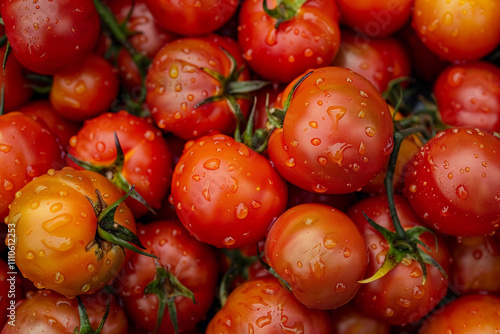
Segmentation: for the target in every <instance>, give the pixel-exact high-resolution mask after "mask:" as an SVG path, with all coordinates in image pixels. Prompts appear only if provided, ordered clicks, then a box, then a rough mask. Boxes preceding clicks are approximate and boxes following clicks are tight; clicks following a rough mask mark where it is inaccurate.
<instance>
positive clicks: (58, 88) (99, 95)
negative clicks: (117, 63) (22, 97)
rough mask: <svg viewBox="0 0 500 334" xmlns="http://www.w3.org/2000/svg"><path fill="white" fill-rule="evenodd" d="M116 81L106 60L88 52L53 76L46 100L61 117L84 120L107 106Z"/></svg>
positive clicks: (115, 96)
mask: <svg viewBox="0 0 500 334" xmlns="http://www.w3.org/2000/svg"><path fill="white" fill-rule="evenodd" d="M118 88H119V80H118V76H117V74H116V73H115V70H114V69H113V66H111V64H110V63H108V61H107V60H106V59H104V58H103V57H101V56H99V55H96V54H90V55H89V56H88V57H86V58H85V59H84V60H83V61H82V62H80V66H79V67H78V68H75V67H72V68H69V69H67V70H64V71H61V72H59V73H57V74H56V75H54V77H53V82H52V89H51V90H50V95H49V98H50V103H51V104H52V106H53V107H54V110H55V111H56V112H57V113H58V114H60V115H61V116H62V117H64V118H66V119H69V120H72V121H84V120H86V119H88V118H92V117H95V116H97V115H98V114H100V113H103V112H105V111H108V110H109V109H111V105H112V103H113V102H114V101H115V99H116V98H117V96H118Z"/></svg>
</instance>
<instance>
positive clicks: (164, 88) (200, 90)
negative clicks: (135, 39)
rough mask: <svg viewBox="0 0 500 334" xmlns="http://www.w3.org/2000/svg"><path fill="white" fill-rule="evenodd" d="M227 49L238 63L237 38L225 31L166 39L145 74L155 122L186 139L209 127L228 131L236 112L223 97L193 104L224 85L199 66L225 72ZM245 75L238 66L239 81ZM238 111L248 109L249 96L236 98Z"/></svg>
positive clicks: (226, 69) (149, 103) (226, 72)
mask: <svg viewBox="0 0 500 334" xmlns="http://www.w3.org/2000/svg"><path fill="white" fill-rule="evenodd" d="M221 47H222V48H224V49H225V50H227V51H228V52H229V53H230V54H231V55H232V56H233V57H234V58H235V59H236V61H237V64H238V65H237V66H238V68H240V66H242V65H243V64H244V61H243V59H242V57H241V55H240V53H241V51H240V50H239V47H238V45H237V44H236V42H235V41H234V40H233V39H231V38H229V37H221V36H217V35H215V34H210V35H208V36H200V37H185V38H179V39H176V40H175V41H173V42H171V43H167V44H166V45H165V46H164V47H163V48H161V49H160V51H158V53H157V54H156V56H155V57H154V58H153V63H152V65H151V67H150V68H149V70H148V74H147V77H146V90H147V95H146V103H147V105H148V107H149V110H150V111H151V115H152V116H153V119H154V120H155V122H156V124H157V125H158V127H159V128H161V129H163V131H165V132H172V133H174V134H175V135H177V136H179V137H181V138H183V139H186V140H189V139H194V138H198V137H201V136H203V135H206V134H208V133H209V132H210V131H219V132H223V133H226V134H229V133H232V131H234V129H235V126H236V117H235V115H234V113H233V111H232V110H231V109H230V107H229V105H228V102H227V101H226V100H225V99H222V100H220V101H216V102H211V103H207V104H204V105H201V106H198V107H195V106H196V105H197V104H198V103H200V102H202V101H203V100H205V99H207V98H209V97H211V96H214V95H217V94H220V93H221V92H222V89H223V87H222V86H221V84H220V83H218V82H217V80H215V79H214V78H213V77H211V76H210V75H209V74H208V73H206V72H204V71H203V70H201V69H200V68H208V69H210V70H212V71H215V72H217V73H219V74H221V75H222V76H224V77H227V76H229V74H230V70H231V63H230V58H228V56H227V55H226V54H225V53H224V51H223V50H222V49H221ZM248 78H249V73H248V70H245V69H244V70H243V71H242V73H241V74H240V76H239V78H238V81H243V80H247V79H248ZM236 101H237V102H238V104H239V105H240V107H241V111H242V113H243V115H247V113H248V110H249V101H248V100H245V99H237V100H236Z"/></svg>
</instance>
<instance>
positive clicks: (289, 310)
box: [205, 277, 332, 334]
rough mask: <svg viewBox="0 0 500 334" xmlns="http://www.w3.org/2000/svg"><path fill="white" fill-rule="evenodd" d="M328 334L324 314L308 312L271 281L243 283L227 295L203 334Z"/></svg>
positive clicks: (265, 279)
mask: <svg viewBox="0 0 500 334" xmlns="http://www.w3.org/2000/svg"><path fill="white" fill-rule="evenodd" d="M248 333H262V334H273V333H315V334H330V333H332V325H331V320H330V318H329V315H328V313H327V312H326V311H321V310H310V309H308V308H307V307H305V306H304V305H303V304H302V303H300V302H299V301H298V300H297V299H296V298H295V297H294V296H293V295H292V294H291V293H289V292H288V291H287V290H285V288H283V287H282V286H281V285H280V283H279V281H278V280H277V279H276V278H274V277H266V278H259V279H254V280H250V281H246V282H244V283H243V284H241V285H240V286H238V287H237V288H236V289H235V290H234V291H233V292H231V294H230V295H229V297H228V299H227V302H226V304H225V305H224V306H223V307H222V309H220V310H219V311H218V312H217V313H216V314H215V316H214V317H213V318H212V319H211V320H210V323H209V324H208V327H207V330H206V332H205V334H248Z"/></svg>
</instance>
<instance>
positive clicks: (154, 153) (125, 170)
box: [67, 110, 173, 217]
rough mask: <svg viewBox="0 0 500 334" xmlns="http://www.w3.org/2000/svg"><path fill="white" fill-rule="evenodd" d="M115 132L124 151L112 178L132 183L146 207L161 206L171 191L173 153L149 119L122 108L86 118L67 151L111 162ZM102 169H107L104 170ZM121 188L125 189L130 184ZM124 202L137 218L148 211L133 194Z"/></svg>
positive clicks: (92, 160) (95, 161)
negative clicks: (120, 162)
mask: <svg viewBox="0 0 500 334" xmlns="http://www.w3.org/2000/svg"><path fill="white" fill-rule="evenodd" d="M115 133H116V135H117V137H118V140H119V142H120V146H121V148H122V150H123V154H124V161H123V166H122V169H121V171H114V175H113V176H111V179H112V180H113V181H116V182H115V183H116V184H117V185H118V186H121V185H122V183H121V177H120V176H119V175H116V174H118V173H119V174H121V176H123V178H125V180H126V181H128V183H129V184H130V185H135V190H136V191H137V192H138V193H139V194H140V195H141V196H142V198H143V199H144V200H145V201H146V203H147V204H148V205H149V206H151V207H152V208H153V209H158V208H160V206H161V202H162V200H163V199H164V198H165V197H166V195H167V193H168V191H169V190H170V180H171V176H172V168H173V166H172V155H171V153H170V150H169V148H168V145H167V142H166V140H165V139H164V138H163V134H162V132H161V130H159V129H158V128H157V127H155V126H154V124H153V122H152V120H151V119H146V118H141V117H138V116H134V115H132V114H129V113H128V112H126V111H123V110H122V111H119V112H117V113H105V114H102V115H100V116H97V117H95V118H92V119H89V120H87V121H86V122H85V124H84V125H83V127H82V128H81V129H80V131H79V132H78V134H77V135H75V136H74V137H72V138H71V140H70V145H69V147H68V153H69V154H71V155H72V156H74V157H76V158H78V159H80V160H83V161H84V162H87V163H90V164H94V165H98V166H107V165H111V164H112V163H113V162H114V161H115V159H116V155H117V153H116V144H115V136H114V134H115ZM67 161H68V165H70V166H73V167H75V168H77V166H76V164H75V163H74V162H72V161H71V160H70V158H67ZM102 172H103V173H109V172H110V171H109V170H106V169H104V170H103V171H102ZM112 173H113V172H112ZM106 176H109V174H107V175H106ZM122 189H123V188H122ZM123 190H124V191H125V192H127V191H128V190H129V187H125V189H123ZM125 203H127V206H129V208H130V209H132V211H133V212H134V216H136V217H140V216H142V215H144V214H145V213H146V212H148V208H147V207H146V206H145V205H143V204H142V203H140V202H138V201H137V200H135V199H134V198H132V197H129V198H127V199H126V200H125Z"/></svg>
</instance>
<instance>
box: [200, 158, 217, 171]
mask: <svg viewBox="0 0 500 334" xmlns="http://www.w3.org/2000/svg"><path fill="white" fill-rule="evenodd" d="M219 166H220V160H219V159H217V158H212V159H208V160H207V161H205V163H203V167H204V168H205V169H208V170H217V169H219Z"/></svg>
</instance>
